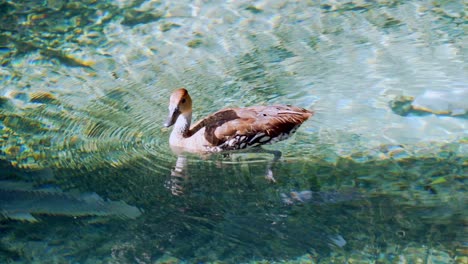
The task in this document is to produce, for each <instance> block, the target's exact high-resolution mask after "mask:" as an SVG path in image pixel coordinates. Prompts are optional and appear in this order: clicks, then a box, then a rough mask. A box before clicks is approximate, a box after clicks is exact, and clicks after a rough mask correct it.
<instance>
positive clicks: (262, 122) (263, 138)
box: [164, 88, 314, 157]
mask: <svg viewBox="0 0 468 264" xmlns="http://www.w3.org/2000/svg"><path fill="white" fill-rule="evenodd" d="M168 108H169V116H168V118H167V120H166V122H165V123H164V126H165V127H170V126H174V128H173V130H172V132H171V134H170V137H169V145H170V147H171V148H172V150H175V151H177V152H178V153H180V152H190V153H218V152H227V151H236V150H245V149H251V148H258V147H260V146H262V145H266V144H273V143H275V142H278V141H282V140H285V139H287V138H289V137H290V136H291V135H292V134H294V133H295V132H296V130H297V129H298V128H299V126H301V125H302V124H303V123H304V122H305V121H306V120H307V119H309V118H310V117H311V116H312V115H313V114H314V112H313V111H310V110H307V109H304V108H300V107H296V106H291V105H271V106H250V107H241V108H224V109H221V110H219V111H217V112H215V113H213V114H211V115H208V116H207V117H204V118H202V119H201V120H199V121H198V122H196V123H195V124H194V125H193V126H191V123H192V99H191V97H190V95H189V93H188V91H187V90H186V89H185V88H179V89H176V90H174V91H173V92H172V94H171V96H170V99H169V107H168ZM275 157H277V155H275Z"/></svg>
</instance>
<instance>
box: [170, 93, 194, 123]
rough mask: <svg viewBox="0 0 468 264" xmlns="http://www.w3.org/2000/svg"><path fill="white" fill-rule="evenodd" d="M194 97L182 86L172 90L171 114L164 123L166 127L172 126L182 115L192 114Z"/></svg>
mask: <svg viewBox="0 0 468 264" xmlns="http://www.w3.org/2000/svg"><path fill="white" fill-rule="evenodd" d="M191 114H192V98H190V95H189V93H188V91H187V90H185V89H184V88H180V89H177V90H175V91H174V92H172V94H171V98H170V99H169V116H168V117H167V120H166V122H165V123H164V126H165V127H170V126H172V125H173V124H174V123H175V122H176V121H177V118H178V117H179V116H180V115H184V116H191Z"/></svg>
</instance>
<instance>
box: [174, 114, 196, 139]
mask: <svg viewBox="0 0 468 264" xmlns="http://www.w3.org/2000/svg"><path fill="white" fill-rule="evenodd" d="M191 122H192V112H188V113H183V114H181V115H180V116H179V117H178V118H177V121H176V122H175V124H174V129H173V130H172V133H171V140H172V139H173V138H174V139H177V140H180V139H182V138H186V137H189V136H190V135H189V131H190V123H191Z"/></svg>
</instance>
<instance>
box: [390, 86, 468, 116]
mask: <svg viewBox="0 0 468 264" xmlns="http://www.w3.org/2000/svg"><path fill="white" fill-rule="evenodd" d="M467 98H468V90H467V89H464V90H461V89H454V90H450V91H434V90H429V91H426V92H424V93H423V94H421V95H419V96H417V97H412V96H399V97H397V98H396V99H395V100H393V101H391V102H390V107H391V108H392V110H393V112H394V113H396V114H398V115H402V116H406V115H409V114H413V115H424V114H435V115H449V116H458V117H467V116H468V103H467Z"/></svg>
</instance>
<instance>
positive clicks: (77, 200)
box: [0, 181, 141, 222]
mask: <svg viewBox="0 0 468 264" xmlns="http://www.w3.org/2000/svg"><path fill="white" fill-rule="evenodd" d="M33 214H46V215H63V216H71V217H77V216H111V215H115V216H120V217H124V218H130V219H134V218H137V217H138V216H140V215H141V212H140V210H139V209H138V208H136V207H134V206H130V205H128V204H126V203H125V202H122V201H117V202H116V201H106V200H104V199H103V198H101V197H100V196H99V195H97V194H95V193H93V194H73V193H70V192H63V191H62V190H60V189H58V188H53V189H51V188H48V189H36V188H34V187H33V186H32V184H30V183H25V182H13V181H0V217H3V218H8V219H13V220H20V221H28V222H36V221H38V220H37V219H36V218H35V217H34V216H33Z"/></svg>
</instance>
